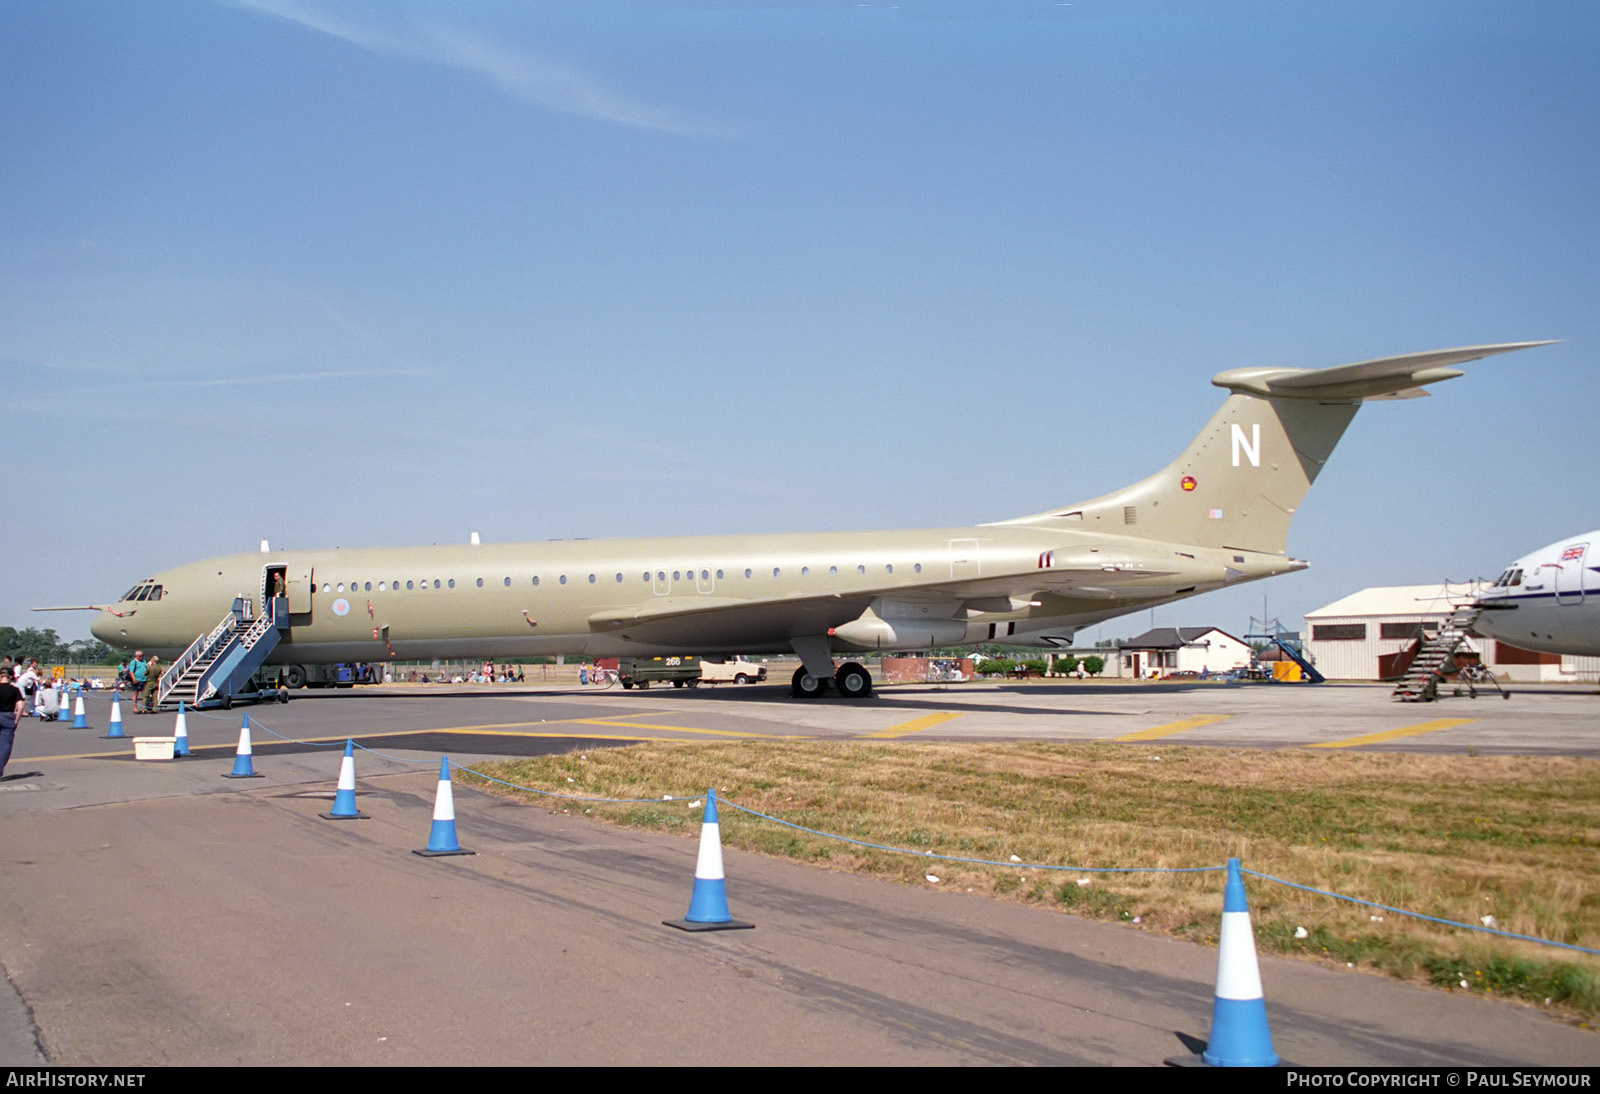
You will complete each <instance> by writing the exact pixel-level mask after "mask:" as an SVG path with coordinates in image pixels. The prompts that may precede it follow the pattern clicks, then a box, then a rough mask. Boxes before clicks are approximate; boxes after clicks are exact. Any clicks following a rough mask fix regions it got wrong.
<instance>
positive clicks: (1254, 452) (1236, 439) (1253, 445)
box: [1231, 422, 1261, 467]
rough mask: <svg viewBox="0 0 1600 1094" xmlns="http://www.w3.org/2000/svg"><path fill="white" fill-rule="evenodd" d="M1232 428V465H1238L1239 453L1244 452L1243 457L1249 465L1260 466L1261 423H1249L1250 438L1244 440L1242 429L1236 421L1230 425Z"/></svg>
mask: <svg viewBox="0 0 1600 1094" xmlns="http://www.w3.org/2000/svg"><path fill="white" fill-rule="evenodd" d="M1231 429H1232V430H1233V466H1235V467H1238V466H1239V454H1240V453H1241V452H1242V453H1244V458H1245V459H1247V460H1249V461H1250V466H1251V467H1260V466H1261V423H1260V422H1251V423H1250V439H1249V440H1246V439H1245V436H1244V430H1243V429H1242V428H1240V426H1239V423H1238V422H1234V423H1233V425H1232V426H1231Z"/></svg>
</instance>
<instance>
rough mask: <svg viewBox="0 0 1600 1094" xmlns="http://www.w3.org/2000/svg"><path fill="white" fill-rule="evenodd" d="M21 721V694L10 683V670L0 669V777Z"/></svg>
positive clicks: (9, 756) (4, 771) (8, 668)
mask: <svg viewBox="0 0 1600 1094" xmlns="http://www.w3.org/2000/svg"><path fill="white" fill-rule="evenodd" d="M21 720H22V692H21V691H19V690H18V689H17V688H16V687H15V686H13V685H12V683H11V668H10V667H9V666H5V667H0V776H3V775H4V774H5V773H6V763H7V762H8V761H9V760H10V759H11V745H12V742H14V741H15V740H16V737H17V723H18V722H19V721H21Z"/></svg>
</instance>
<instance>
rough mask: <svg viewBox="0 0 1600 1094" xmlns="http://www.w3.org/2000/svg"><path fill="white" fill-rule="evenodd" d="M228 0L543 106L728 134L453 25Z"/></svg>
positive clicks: (263, 0)
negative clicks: (400, 22) (382, 22)
mask: <svg viewBox="0 0 1600 1094" xmlns="http://www.w3.org/2000/svg"><path fill="white" fill-rule="evenodd" d="M228 2H231V3H233V4H234V5H235V6H237V7H241V8H245V9H247V10H250V11H254V12H258V13H260V14H262V15H269V16H273V17H275V18H278V19H283V20H286V21H288V22H291V23H296V24H298V25H300V26H303V27H306V28H308V29H310V30H315V31H318V32H319V33H322V34H327V35H330V36H332V37H334V38H339V39H341V40H343V41H346V42H349V43H350V44H351V45H353V46H356V47H358V48H360V49H364V50H367V51H368V52H371V53H378V54H382V55H384V56H387V57H402V58H405V59H408V60H414V61H421V62H423V63H425V64H432V65H438V66H440V67H442V68H453V69H457V70H459V71H462V72H467V73H470V74H472V75H474V76H477V77H479V78H480V79H483V80H487V81H488V82H490V83H492V84H494V85H495V86H496V87H498V88H500V89H501V90H502V91H504V92H506V93H507V94H509V95H511V96H513V97H515V98H517V99H521V100H522V101H523V102H526V103H528V104H530V105H531V106H535V107H538V108H540V109H541V110H550V111H554V112H556V113H561V114H575V115H578V116H580V117H586V118H594V119H595V120H597V121H603V122H611V123H614V124H617V125H626V126H632V127H634V128H637V129H650V130H654V131H656V132H661V133H676V134H684V135H695V136H716V135H726V133H727V132H728V130H727V128H726V127H724V126H718V125H715V124H712V123H710V122H707V121H705V120H703V119H696V118H693V117H691V116H689V115H688V114H685V113H683V112H682V111H679V110H675V109H673V108H671V107H664V106H655V105H652V104H650V103H646V102H643V101H641V100H639V99H636V98H634V97H633V96H631V95H629V94H627V93H626V92H624V91H621V90H618V89H617V88H614V87H609V86H607V85H606V84H605V83H604V82H603V81H601V80H598V79H596V78H595V77H593V76H590V75H588V74H587V73H584V72H580V71H578V70H577V69H575V68H571V67H569V66H567V65H563V64H560V63H559V62H556V61H551V60H549V59H548V58H543V57H538V56H535V55H534V54H532V53H528V52H526V51H523V50H519V49H516V48H513V47H509V46H505V45H502V44H500V43H498V42H494V41H491V40H489V39H487V38H484V37H482V36H480V35H476V34H473V33H471V32H468V31H464V30H460V29H457V28H453V27H447V26H443V25H439V24H433V25H424V24H421V23H412V24H409V25H404V26H402V25H398V24H389V25H378V24H377V23H375V22H372V21H367V20H357V19H352V18H348V17H346V16H344V15H341V14H339V13H337V12H333V11H329V10H327V9H326V8H324V7H321V6H318V5H315V4H310V3H304V2H302V0H228ZM379 10H382V9H379Z"/></svg>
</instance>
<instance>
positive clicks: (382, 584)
mask: <svg viewBox="0 0 1600 1094" xmlns="http://www.w3.org/2000/svg"><path fill="white" fill-rule="evenodd" d="M378 591H379V592H380V593H381V592H383V591H384V583H383V582H381V581H380V582H378Z"/></svg>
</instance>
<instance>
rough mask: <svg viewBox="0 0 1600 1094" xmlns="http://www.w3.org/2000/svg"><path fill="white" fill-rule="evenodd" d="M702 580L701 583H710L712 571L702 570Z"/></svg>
mask: <svg viewBox="0 0 1600 1094" xmlns="http://www.w3.org/2000/svg"><path fill="white" fill-rule="evenodd" d="M700 580H701V581H710V580H711V571H710V570H701V571H700Z"/></svg>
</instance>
